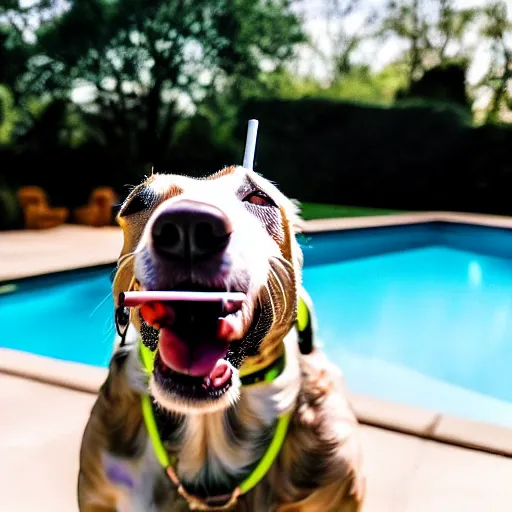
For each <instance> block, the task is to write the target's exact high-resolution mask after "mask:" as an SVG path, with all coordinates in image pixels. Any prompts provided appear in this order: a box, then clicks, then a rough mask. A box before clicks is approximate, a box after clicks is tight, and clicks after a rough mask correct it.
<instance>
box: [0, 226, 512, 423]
mask: <svg viewBox="0 0 512 512" xmlns="http://www.w3.org/2000/svg"><path fill="white" fill-rule="evenodd" d="M304 254H305V269H304V282H305V285H306V287H307V289H308V291H309V293H310V295H311V296H312V298H313V301H314V302H315V306H316V310H317V314H318V320H319V336H320V338H321V341H322V343H323V344H324V347H325V350H326V351H327V353H328V354H329V356H330V358H331V360H333V361H334V362H336V363H337V364H339V365H340V367H341V368H342V369H343V371H344V373H345V376H346V380H347V384H348V386H349V388H350V389H351V390H352V391H355V392H360V393H366V394H369V395H372V396H375V397H377V398H384V399H388V400H393V401H396V402H402V403H405V404H411V405H415V406H420V407H425V408H429V409H433V410H436V411H438V412H442V413H446V414H451V415H455V416H461V417H464V418H468V419H473V420H477V421H485V422H490V423H495V424H499V425H505V426H511V427H512V372H511V371H510V367H511V366H512V232H511V231H509V230H505V229H499V228H488V227H482V226H474V225H466V224H454V223H445V222H431V223H425V224H417V225H408V226H393V227H380V228H365V229H355V230H346V231H337V232H324V233H315V234H311V235H310V240H309V244H308V245H307V246H305V247H304ZM111 272H112V267H109V266H104V267H102V268H96V269H92V270H82V271H76V272H67V273H63V274H62V275H51V276H46V277H39V278H30V279H25V280H19V281H17V282H16V283H15V284H16V286H17V289H16V291H15V292H12V293H4V294H2V295H0V317H1V318H2V319H4V321H3V322H2V329H3V333H2V339H1V341H0V344H1V346H4V347H6V348H12V349H18V350H23V351H27V352H32V353H36V354H39V355H44V356H49V357H54V358H58V359H64V360H69V361H78V362H82V363H86V364H90V365H97V366H106V365H107V363H108V359H109V355H110V350H111V347H112V340H113V324H112V308H113V304H112V299H111V297H110V275H111ZM4 290H7V288H6V287H5V286H4ZM57 318H58V321H56V319H57Z"/></svg>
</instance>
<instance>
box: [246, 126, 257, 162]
mask: <svg viewBox="0 0 512 512" xmlns="http://www.w3.org/2000/svg"><path fill="white" fill-rule="evenodd" d="M257 136H258V120H257V119H251V120H250V121H249V125H248V126H247V138H246V139H245V151H244V163H243V166H244V167H245V168H246V169H251V170H252V168H253V165H254V154H255V152H256V138H257Z"/></svg>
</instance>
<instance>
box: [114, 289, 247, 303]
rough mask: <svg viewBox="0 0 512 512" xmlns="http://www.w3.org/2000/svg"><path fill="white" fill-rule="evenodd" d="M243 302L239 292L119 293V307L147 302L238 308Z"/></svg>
mask: <svg viewBox="0 0 512 512" xmlns="http://www.w3.org/2000/svg"><path fill="white" fill-rule="evenodd" d="M244 300H245V293H241V292H188V291H139V292H121V293H120V294H119V305H120V306H126V307H134V306H141V305H142V304H146V303H148V302H188V301H190V302H222V303H224V304H227V303H231V304H233V305H234V306H240V305H241V304H242V302H243V301H244Z"/></svg>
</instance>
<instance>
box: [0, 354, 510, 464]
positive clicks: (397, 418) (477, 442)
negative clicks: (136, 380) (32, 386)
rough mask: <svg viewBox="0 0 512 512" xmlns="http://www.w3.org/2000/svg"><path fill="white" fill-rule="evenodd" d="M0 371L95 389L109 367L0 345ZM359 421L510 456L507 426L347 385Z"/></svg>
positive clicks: (85, 390) (86, 390)
mask: <svg viewBox="0 0 512 512" xmlns="http://www.w3.org/2000/svg"><path fill="white" fill-rule="evenodd" d="M0 373H2V374H6V375H11V376H14V377H20V378H25V379H29V380H34V381H37V382H41V383H44V384H47V385H52V386H57V387H63V388H67V389H71V390H74V391H78V392H83V393H88V394H93V395H96V394H97V393H98V391H99V389H100V387H101V386H102V385H103V382H104V381H105V379H106V378H107V374H108V369H107V368H100V367H96V366H91V365H86V364H82V363H75V362H69V361H62V360H58V359H53V358H50V357H46V356H40V355H36V354H31V353H28V352H22V351H18V350H13V349H7V348H0ZM348 396H349V401H350V403H351V405H352V408H353V410H354V412H355V414H356V417H357V419H358V421H359V422H360V423H361V424H363V425H370V426H374V427H378V428H384V429H386V430H391V431H394V432H398V433H401V434H406V435H413V436H416V437H419V438H422V439H427V440H431V441H436V442H441V443H445V444H449V445H452V446H457V447H461V448H466V449H473V450H478V451H482V452H486V453H489V454H493V455H499V456H504V457H510V458H512V429H510V428H507V427H503V426H499V425H494V424H490V423H482V422H477V421H473V420H468V419H464V418H458V417H455V416H450V415H447V414H442V413H439V412H435V411H432V410H428V409H424V408H420V407H414V406H410V405H407V404H402V403H399V402H394V401H391V400H384V399H380V398H376V397H373V396H370V395H366V394H361V393H353V392H351V391H350V390H349V391H348Z"/></svg>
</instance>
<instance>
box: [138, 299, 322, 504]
mask: <svg viewBox="0 0 512 512" xmlns="http://www.w3.org/2000/svg"><path fill="white" fill-rule="evenodd" d="M297 329H298V332H299V346H300V348H301V352H303V353H309V352H310V351H311V347H312V339H311V316H310V312H309V308H308V306H307V304H306V302H305V301H304V300H303V299H302V298H299V303H298V308H297ZM139 346H140V356H141V360H142V364H143V366H144V369H145V370H146V372H147V373H148V374H149V375H150V374H151V373H152V372H153V367H154V361H155V356H156V351H155V352H153V351H151V350H150V349H149V348H148V347H146V346H145V345H144V344H143V343H142V340H141V342H140V343H139ZM284 366H285V356H284V354H283V355H282V356H281V357H279V358H278V359H277V360H276V361H274V362H272V363H271V364H270V365H269V366H267V367H266V368H263V369H262V370H259V371H257V372H254V373H250V374H248V375H245V376H244V377H242V378H241V381H242V385H243V386H250V385H253V384H256V383H259V382H272V381H273V380H274V379H276V378H277V377H278V376H279V375H281V373H282V371H283V369H284ZM142 415H143V418H144V423H145V425H146V429H147V432H148V436H149V439H150V440H151V444H152V445H153V450H154V452H155V456H156V458H157V460H158V462H159V463H160V465H161V466H162V467H163V468H164V469H165V471H166V472H167V474H168V475H169V478H170V479H171V480H172V481H173V482H174V484H175V485H176V486H177V487H178V491H179V492H180V494H181V495H182V496H184V497H185V498H186V499H187V501H188V502H189V506H190V508H191V509H192V510H228V509H229V508H230V507H231V506H233V505H234V504H235V503H236V500H237V499H238V496H240V495H242V494H245V493H247V492H249V491H250V490H251V489H252V488H253V487H255V486H256V485H257V484H258V483H259V482H260V481H261V480H262V479H263V477H264V476H265V475H266V474H267V472H268V470H269V469H270V467H271V466H272V464H273V462H274V461H275V460H276V458H277V456H278V455H279V452H280V450H281V447H282V446H283V443H284V440H285V438H286V433H287V431H288V425H289V423H290V419H291V413H286V414H283V415H282V416H280V417H279V419H278V420H277V426H276V428H275V432H274V437H273V438H272V441H271V442H270V444H269V446H268V448H267V451H266V452H265V454H264V455H263V457H262V458H261V459H260V461H259V463H258V464H257V466H256V467H255V468H254V470H253V471H252V472H251V474H250V475H249V476H248V477H247V478H246V479H245V480H243V482H241V483H240V485H239V486H238V487H237V488H236V489H235V491H234V492H233V493H232V495H230V496H228V497H227V498H228V499H227V500H226V503H224V504H223V505H221V506H211V505H208V504H206V503H205V502H204V501H203V500H201V499H199V498H196V497H194V496H191V495H189V494H188V493H187V492H186V491H185V490H184V489H183V486H182V485H181V483H180V481H179V479H178V477H177V475H176V473H175V470H174V465H175V464H176V457H175V456H169V454H168V453H167V450H166V449H165V447H164V445H163V443H162V440H161V439H160V435H159V433H158V427H157V424H156V420H155V416H154V412H153V405H152V402H151V397H150V396H149V395H148V394H145V395H143V396H142ZM223 498H224V497H223Z"/></svg>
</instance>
